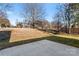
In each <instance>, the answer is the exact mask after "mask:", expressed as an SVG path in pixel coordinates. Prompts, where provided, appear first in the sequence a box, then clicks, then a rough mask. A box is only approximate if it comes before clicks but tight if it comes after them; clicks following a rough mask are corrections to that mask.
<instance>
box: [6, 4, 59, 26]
mask: <svg viewBox="0 0 79 59" xmlns="http://www.w3.org/2000/svg"><path fill="white" fill-rule="evenodd" d="M13 5H14V6H13V7H12V10H9V11H7V15H8V19H9V20H10V23H11V24H12V25H14V26H15V25H16V22H17V21H23V19H24V18H23V17H22V15H21V14H20V12H23V11H22V7H23V6H22V4H21V3H20V4H13ZM58 5H59V4H57V3H49V4H46V3H45V4H44V6H43V7H44V9H45V12H46V20H48V21H49V22H51V21H53V20H54V19H53V16H54V15H55V13H56V12H57V7H58Z"/></svg>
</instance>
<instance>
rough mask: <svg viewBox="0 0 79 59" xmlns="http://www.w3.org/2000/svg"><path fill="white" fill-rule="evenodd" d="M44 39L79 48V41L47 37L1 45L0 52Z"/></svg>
mask: <svg viewBox="0 0 79 59" xmlns="http://www.w3.org/2000/svg"><path fill="white" fill-rule="evenodd" d="M44 39H47V40H50V41H55V42H58V43H62V44H66V45H70V46H74V47H77V48H79V40H76V39H69V38H62V37H57V36H47V37H42V38H35V39H29V40H23V41H18V42H13V43H9V42H8V43H5V44H3V45H0V46H1V47H0V50H2V49H4V48H8V47H13V46H17V45H21V44H26V43H31V42H35V41H40V40H44Z"/></svg>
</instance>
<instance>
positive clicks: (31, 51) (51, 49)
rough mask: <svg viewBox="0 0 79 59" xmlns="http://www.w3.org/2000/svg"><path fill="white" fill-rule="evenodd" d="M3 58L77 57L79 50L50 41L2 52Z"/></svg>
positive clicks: (33, 43) (20, 46)
mask: <svg viewBox="0 0 79 59" xmlns="http://www.w3.org/2000/svg"><path fill="white" fill-rule="evenodd" d="M0 55H1V56H72V55H73V56H77V55H79V48H75V47H71V46H67V45H64V44H60V43H56V42H53V41H49V40H41V41H37V42H32V43H28V44H23V45H19V46H14V47H10V48H7V49H3V50H1V51H0Z"/></svg>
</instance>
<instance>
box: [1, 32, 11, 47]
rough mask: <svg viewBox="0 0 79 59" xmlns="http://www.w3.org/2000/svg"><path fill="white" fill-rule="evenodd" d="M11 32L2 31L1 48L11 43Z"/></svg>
mask: <svg viewBox="0 0 79 59" xmlns="http://www.w3.org/2000/svg"><path fill="white" fill-rule="evenodd" d="M10 36H11V31H0V48H1V47H2V46H4V45H6V43H9V40H10Z"/></svg>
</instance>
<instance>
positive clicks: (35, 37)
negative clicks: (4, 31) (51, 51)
mask: <svg viewBox="0 0 79 59" xmlns="http://www.w3.org/2000/svg"><path fill="white" fill-rule="evenodd" d="M11 31H12V32H11V35H10V39H8V38H6V39H5V40H0V49H4V48H7V47H12V46H16V45H21V44H26V43H31V42H35V41H39V40H43V39H47V40H51V41H55V42H58V43H62V44H66V45H70V46H73V47H78V48H79V40H78V36H77V39H75V38H68V37H65V36H64V37H62V36H58V35H54V34H51V33H47V32H43V31H39V30H36V29H29V30H26V29H19V28H18V29H16V30H15V29H12V30H11Z"/></svg>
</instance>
